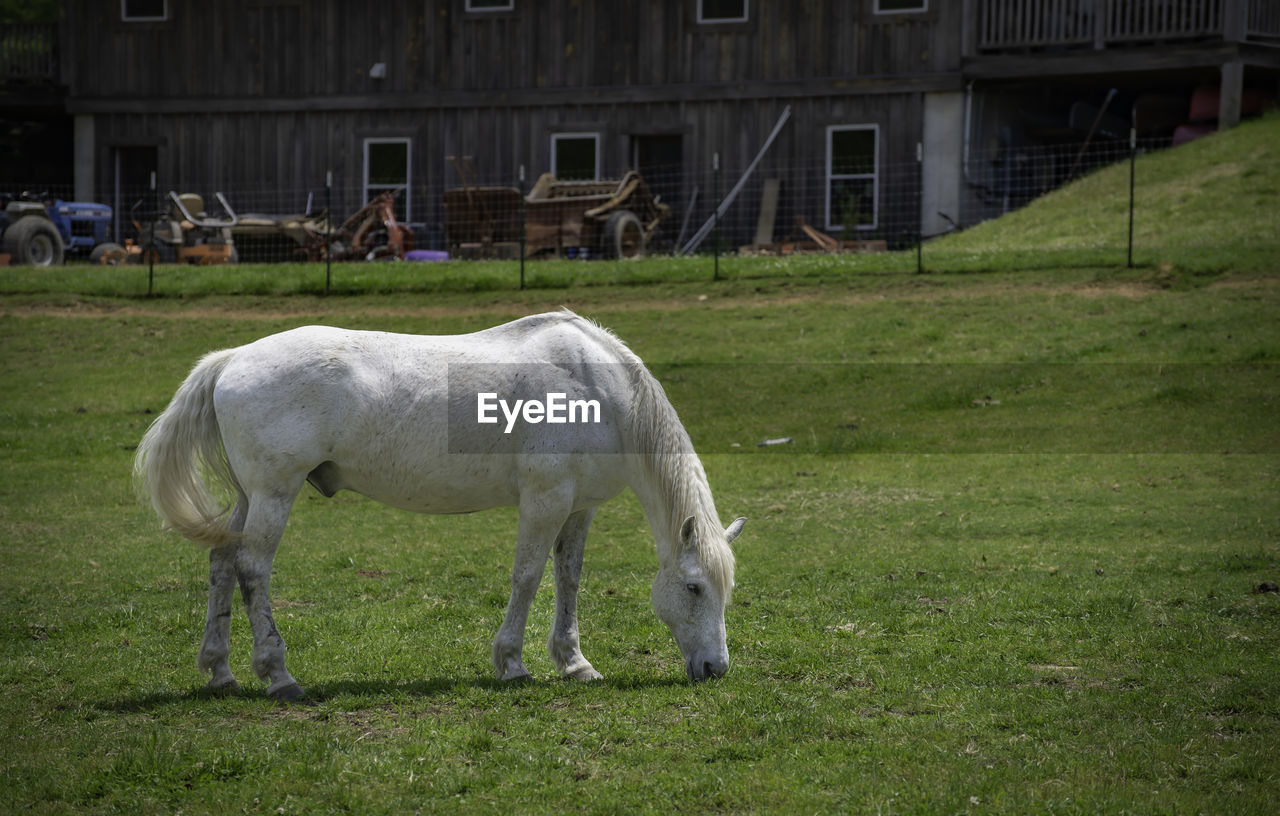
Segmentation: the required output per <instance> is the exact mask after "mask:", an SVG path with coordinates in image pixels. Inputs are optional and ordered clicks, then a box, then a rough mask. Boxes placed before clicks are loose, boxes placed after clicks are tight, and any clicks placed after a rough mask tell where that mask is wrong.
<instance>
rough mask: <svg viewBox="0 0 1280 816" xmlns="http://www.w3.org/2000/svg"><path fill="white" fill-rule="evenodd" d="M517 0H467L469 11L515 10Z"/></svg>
mask: <svg viewBox="0 0 1280 816" xmlns="http://www.w3.org/2000/svg"><path fill="white" fill-rule="evenodd" d="M515 8H516V0H467V11H515Z"/></svg>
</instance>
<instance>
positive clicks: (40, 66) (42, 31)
mask: <svg viewBox="0 0 1280 816" xmlns="http://www.w3.org/2000/svg"><path fill="white" fill-rule="evenodd" d="M57 78H58V24H57V23H3V24H0V81H8V80H14V79H43V80H56V79H57Z"/></svg>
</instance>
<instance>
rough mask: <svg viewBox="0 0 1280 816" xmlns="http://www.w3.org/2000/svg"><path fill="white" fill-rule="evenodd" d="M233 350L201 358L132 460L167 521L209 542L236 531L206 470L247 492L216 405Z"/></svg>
mask: <svg viewBox="0 0 1280 816" xmlns="http://www.w3.org/2000/svg"><path fill="white" fill-rule="evenodd" d="M234 353H235V350H234V349H229V350H226V351H215V352H213V353H212V354H208V355H206V356H205V357H204V358H203V359H202V360H201V361H200V363H199V364H198V365H197V366H196V367H195V369H194V370H193V371H192V372H191V374H190V375H188V376H187V379H186V380H185V381H184V382H183V383H182V385H181V386H180V387H179V388H178V392H177V393H176V394H174V395H173V400H172V401H170V403H169V407H168V408H165V409H164V412H163V413H162V414H160V416H158V417H156V421H155V422H153V423H151V427H150V428H149V429H147V433H146V435H145V436H143V437H142V442H141V443H139V445H138V453H137V456H136V457H135V458H134V461H133V473H134V477H135V478H136V479H137V481H138V483H139V487H140V488H142V489H143V490H145V492H146V495H147V496H148V497H150V499H151V506H152V507H153V508H155V511H156V513H158V514H159V516H160V518H161V519H163V520H164V522H165V524H166V525H167V526H168V527H170V528H172V529H173V530H176V531H177V532H178V533H181V534H182V535H183V536H185V537H187V538H189V539H191V540H192V541H194V542H196V543H197V544H203V545H205V546H207V547H218V546H221V545H223V544H226V543H228V542H230V541H232V540H234V539H235V538H236V535H235V534H234V533H232V532H229V531H228V530H227V526H226V517H227V514H228V512H229V511H230V510H231V507H232V506H233V505H229V504H224V503H222V502H220V501H219V500H218V499H217V498H216V497H215V496H214V495H213V493H212V492H211V491H210V489H209V485H208V484H207V483H206V481H205V475H206V474H208V475H209V476H210V477H212V478H213V479H214V480H215V481H216V482H219V483H221V485H222V486H223V487H225V488H226V489H227V491H229V492H231V493H232V494H233V495H234V496H238V495H240V494H241V493H242V492H243V491H242V490H241V488H240V485H239V483H238V481H237V480H236V477H235V474H234V473H232V471H231V464H230V463H229V462H228V461H227V453H226V450H225V449H224V448H223V446H222V436H221V434H220V433H219V431H218V417H217V415H216V414H215V413H214V409H213V389H214V386H216V385H217V383H218V377H219V375H221V374H222V370H223V369H224V368H226V366H227V363H228V362H229V361H230V360H231V357H232V355H233V354H234ZM233 501H234V499H233Z"/></svg>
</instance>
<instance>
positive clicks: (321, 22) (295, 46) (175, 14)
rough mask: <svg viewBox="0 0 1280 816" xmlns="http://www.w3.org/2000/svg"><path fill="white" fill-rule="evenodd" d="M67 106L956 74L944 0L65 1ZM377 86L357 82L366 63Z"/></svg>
mask: <svg viewBox="0 0 1280 816" xmlns="http://www.w3.org/2000/svg"><path fill="white" fill-rule="evenodd" d="M66 5H67V19H68V21H69V24H70V25H71V27H72V28H73V29H74V37H75V53H76V55H77V56H76V59H75V60H74V62H73V64H71V65H70V66H69V70H68V76H67V81H68V83H69V85H70V87H71V92H72V96H73V97H80V98H113V97H133V98H151V99H157V98H159V99H164V98H201V97H213V98H218V97H235V98H240V99H244V98H250V99H252V98H279V97H297V96H347V95H353V94H396V93H427V92H442V91H495V90H518V89H543V88H605V87H607V88H613V89H617V88H626V87H639V86H653V85H668V84H688V83H709V82H710V83H714V82H770V81H786V80H803V79H811V78H834V77H852V76H893V75H911V74H921V73H937V72H944V71H951V70H956V69H957V68H958V67H959V36H958V28H959V22H958V17H959V11H958V8H959V4H957V3H932V4H930V5H931V7H942V8H941V9H939V8H930V10H929V11H927V12H924V13H915V14H892V15H876V14H874V13H873V12H872V7H873V3H872V2H871V0H845V1H843V2H830V0H826V1H824V0H794V1H792V0H752V2H751V13H750V20H749V21H748V22H747V23H743V24H716V25H705V24H698V23H697V22H696V19H695V14H696V2H695V0H615V1H614V2H592V1H591V0H516V10H515V11H514V12H509V13H501V12H500V13H485V14H481V13H467V12H465V11H464V10H463V9H464V2H463V0H419V1H418V2H412V0H384V2H381V3H378V4H375V5H372V6H369V5H367V4H365V3H363V2H356V1H355V0H307V2H301V1H300V0H293V1H291V0H219V1H218V2H216V3H210V2H199V1H198V0H169V19H168V20H166V21H163V22H123V21H121V19H120V5H119V3H115V2H102V0H67V4H66ZM378 62H382V63H385V64H386V66H387V75H386V78H385V79H371V78H370V77H369V69H370V67H371V66H373V65H374V64H375V63H378Z"/></svg>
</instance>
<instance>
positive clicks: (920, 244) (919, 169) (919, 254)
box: [916, 142, 924, 275]
mask: <svg viewBox="0 0 1280 816" xmlns="http://www.w3.org/2000/svg"><path fill="white" fill-rule="evenodd" d="M923 186H924V143H923V142H916V274H917V275H923V274H924V213H923V212H922V209H923V206H922V205H923V204H924V190H923V189H921V188H922V187H923Z"/></svg>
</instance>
